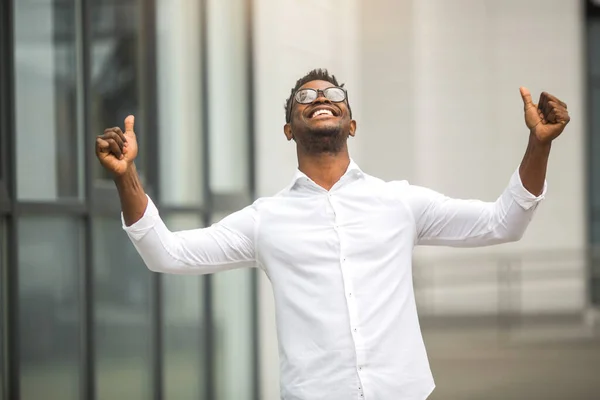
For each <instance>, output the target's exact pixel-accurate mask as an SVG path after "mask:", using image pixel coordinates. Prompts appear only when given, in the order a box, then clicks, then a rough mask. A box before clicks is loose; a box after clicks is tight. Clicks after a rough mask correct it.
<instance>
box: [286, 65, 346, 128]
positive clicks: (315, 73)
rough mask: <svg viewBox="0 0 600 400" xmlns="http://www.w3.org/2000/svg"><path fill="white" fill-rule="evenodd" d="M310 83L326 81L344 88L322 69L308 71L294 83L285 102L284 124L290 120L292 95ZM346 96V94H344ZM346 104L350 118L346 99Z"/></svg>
mask: <svg viewBox="0 0 600 400" xmlns="http://www.w3.org/2000/svg"><path fill="white" fill-rule="evenodd" d="M311 81H327V82H329V83H331V84H333V85H335V86H338V87H344V84H343V83H342V84H341V85H340V84H339V83H338V80H337V79H336V78H335V75H329V72H328V71H327V70H326V69H324V68H317V69H313V70H312V71H310V72H309V73H308V74H306V75H304V76H303V77H302V78H300V79H298V80H297V81H296V86H294V87H293V88H292V92H291V93H290V97H288V98H287V100H286V101H285V122H286V123H289V122H290V121H291V120H292V102H293V101H294V94H295V93H296V91H297V90H298V89H300V88H301V87H302V86H303V85H304V84H306V83H308V82H311ZM346 96H347V94H346ZM346 104H347V105H348V111H349V112H350V118H352V109H351V108H350V103H349V102H348V98H347V97H346Z"/></svg>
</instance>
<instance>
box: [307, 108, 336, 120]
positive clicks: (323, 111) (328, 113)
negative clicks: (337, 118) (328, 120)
mask: <svg viewBox="0 0 600 400" xmlns="http://www.w3.org/2000/svg"><path fill="white" fill-rule="evenodd" d="M322 114H326V115H331V116H333V113H332V112H331V111H330V110H317V111H315V112H314V113H313V115H312V117H311V118H314V117H317V116H319V115H322Z"/></svg>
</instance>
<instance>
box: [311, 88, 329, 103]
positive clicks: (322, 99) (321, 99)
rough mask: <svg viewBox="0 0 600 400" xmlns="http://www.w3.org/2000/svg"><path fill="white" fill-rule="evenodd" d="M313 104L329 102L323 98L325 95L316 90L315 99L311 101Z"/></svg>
mask: <svg viewBox="0 0 600 400" xmlns="http://www.w3.org/2000/svg"><path fill="white" fill-rule="evenodd" d="M313 103H329V104H331V100H329V99H328V98H327V97H325V93H324V92H323V91H322V90H317V98H316V99H314V100H313Z"/></svg>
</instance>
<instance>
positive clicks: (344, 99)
mask: <svg viewBox="0 0 600 400" xmlns="http://www.w3.org/2000/svg"><path fill="white" fill-rule="evenodd" d="M329 89H341V90H342V92H344V98H343V99H342V100H340V101H333V100H330V99H328V98H327V96H326V95H325V92H326V91H327V90H329ZM301 90H312V91H314V92H317V97H315V100H317V99H318V98H319V97H320V96H319V93H320V94H322V95H323V97H325V98H326V99H327V100H329V101H331V102H332V103H343V102H346V105H347V106H348V108H350V103H348V91H347V90H346V89H344V88H343V87H341V86H331V87H328V88H325V89H323V90H321V89H313V88H303V89H298V90H296V91H295V92H294V95H293V96H292V101H290V104H289V106H288V107H289V110H288V114H289V115H290V119H291V116H292V109H293V108H294V103H298V104H310V103H312V102H314V101H315V100H313V101H310V102H308V103H300V102H299V101H298V99H297V98H296V95H297V94H298V92H300V91H301Z"/></svg>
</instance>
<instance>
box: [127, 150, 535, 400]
mask: <svg viewBox="0 0 600 400" xmlns="http://www.w3.org/2000/svg"><path fill="white" fill-rule="evenodd" d="M545 191H546V185H545V184H544V193H545ZM544 193H543V194H542V195H541V196H538V197H536V196H534V195H532V194H531V193H529V192H528V191H527V190H526V189H525V188H524V187H523V185H522V183H521V180H520V177H519V174H518V172H515V173H514V174H513V176H512V178H511V179H510V183H509V185H508V187H507V188H506V190H505V191H504V192H503V193H502V195H501V196H500V197H499V198H498V199H497V200H496V201H495V202H489V203H488V202H482V201H477V200H456V199H451V198H448V197H445V196H443V195H441V194H439V193H436V192H434V191H432V190H429V189H425V188H422V187H418V186H413V185H410V184H409V183H408V182H406V181H393V182H384V181H382V180H380V179H378V178H375V177H372V176H370V175H367V174H365V173H364V172H363V171H361V169H360V168H359V167H358V166H357V165H356V164H355V163H354V162H351V163H350V166H349V168H348V170H347V171H346V173H345V174H344V176H342V178H341V179H340V180H339V181H338V182H337V183H336V184H335V185H334V186H333V187H332V188H331V190H329V191H327V190H325V189H323V188H322V187H320V186H318V185H317V184H315V183H314V182H313V181H312V180H311V179H309V178H308V177H307V176H306V175H305V174H303V173H302V172H300V171H297V172H296V174H295V176H294V178H293V181H292V183H291V184H290V185H289V186H288V187H287V188H286V189H285V190H283V191H281V192H280V193H278V194H277V195H275V196H273V197H265V198H260V199H258V200H256V201H255V202H254V204H252V205H251V206H248V207H246V208H244V209H243V210H241V211H238V212H235V213H233V214H231V215H229V216H228V217H226V218H224V219H223V220H222V221H220V222H219V223H216V224H214V225H212V226H211V227H208V228H203V229H195V230H188V231H180V232H171V231H169V229H168V228H167V227H166V226H165V224H164V223H163V221H162V220H161V219H160V217H159V214H158V210H157V209H156V207H155V205H154V204H153V203H152V201H151V200H150V199H149V201H148V207H147V209H146V212H145V214H144V216H143V217H142V218H141V219H140V220H139V221H137V222H136V223H135V224H133V225H131V226H129V227H126V226H125V225H124V224H123V228H124V229H125V231H126V232H127V234H128V235H129V237H130V238H131V240H132V242H133V244H134V245H135V247H136V248H137V250H138V252H139V254H140V255H141V257H142V258H143V259H144V261H145V263H146V265H147V266H148V268H149V269H150V270H152V271H156V272H165V273H175V274H207V273H213V272H217V271H223V270H227V269H232V268H239V267H242V266H255V267H258V268H261V269H262V270H263V271H264V272H265V273H266V274H267V276H268V277H269V279H270V281H271V283H272V288H273V293H274V298H275V310H276V318H277V333H278V339H279V354H280V380H281V397H282V399H285V400H318V399H323V400H349V399H356V400H364V399H367V400H399V399H401V400H422V399H426V398H427V397H428V396H429V394H430V393H431V392H432V390H433V389H434V387H435V385H434V382H433V377H432V374H431V371H430V368H429V363H428V360H427V353H426V351H425V346H424V344H423V339H422V336H421V331H420V327H419V321H418V318H417V308H416V305H415V296H414V291H413V279H412V265H411V264H412V262H411V261H412V254H413V248H414V246H415V245H417V244H425V245H449V246H458V247H460V246H462V247H474V246H484V245H491V244H497V243H504V242H510V241H515V240H518V239H519V238H521V236H522V235H523V233H524V232H525V229H526V227H527V225H528V224H529V221H530V220H531V217H532V216H533V213H534V210H535V208H536V206H537V204H538V202H539V201H540V200H542V199H543V197H544ZM232 384H234V383H232Z"/></svg>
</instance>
